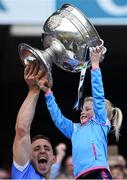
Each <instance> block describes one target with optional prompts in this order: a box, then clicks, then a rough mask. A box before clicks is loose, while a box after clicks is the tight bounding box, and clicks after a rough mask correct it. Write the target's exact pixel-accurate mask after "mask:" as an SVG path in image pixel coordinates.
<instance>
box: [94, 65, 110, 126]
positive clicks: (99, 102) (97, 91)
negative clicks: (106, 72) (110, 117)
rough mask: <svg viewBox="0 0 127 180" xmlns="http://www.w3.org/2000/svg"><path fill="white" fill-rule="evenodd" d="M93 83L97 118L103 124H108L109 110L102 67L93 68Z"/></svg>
mask: <svg viewBox="0 0 127 180" xmlns="http://www.w3.org/2000/svg"><path fill="white" fill-rule="evenodd" d="M91 84H92V96H93V108H94V113H95V119H96V121H97V122H99V123H101V124H107V110H106V103H105V97H104V88H103V82H102V75H101V71H100V68H97V69H94V70H91Z"/></svg>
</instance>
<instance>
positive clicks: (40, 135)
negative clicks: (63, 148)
mask: <svg viewBox="0 0 127 180" xmlns="http://www.w3.org/2000/svg"><path fill="white" fill-rule="evenodd" d="M37 139H45V140H47V141H48V142H49V143H50V144H51V146H52V149H53V153H54V155H56V151H55V148H54V146H53V144H52V142H51V140H50V139H49V138H48V137H47V136H45V135H43V134H37V135H35V136H33V137H32V138H31V143H33V142H34V141H36V140H37Z"/></svg>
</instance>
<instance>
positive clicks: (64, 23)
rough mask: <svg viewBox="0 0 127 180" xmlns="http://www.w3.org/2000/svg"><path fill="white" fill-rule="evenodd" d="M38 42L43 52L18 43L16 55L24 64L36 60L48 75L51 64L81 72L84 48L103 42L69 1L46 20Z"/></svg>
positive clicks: (84, 61)
mask: <svg viewBox="0 0 127 180" xmlns="http://www.w3.org/2000/svg"><path fill="white" fill-rule="evenodd" d="M42 43H43V47H44V50H43V51H42V50H38V49H36V48H32V47H31V46H29V45H27V44H25V43H21V44H20V45H19V54H20V57H21V60H22V62H23V64H24V65H26V64H27V63H30V62H32V61H35V60H36V61H37V62H38V63H39V64H40V65H41V66H42V69H43V71H47V72H48V74H49V78H50V77H51V76H52V75H51V69H52V64H53V63H55V64H56V65H57V66H58V67H60V68H61V69H63V70H66V71H69V72H73V73H77V72H81V70H82V68H83V67H84V65H85V63H86V61H87V56H86V54H87V51H88V48H89V47H92V46H94V47H95V46H97V45H98V46H103V41H102V40H101V39H100V36H99V35H98V33H97V31H96V29H95V27H94V26H93V25H92V24H91V22H90V21H89V19H88V18H87V17H86V16H85V14H83V13H82V12H81V11H80V10H79V9H77V8H76V7H74V6H72V5H70V4H64V5H63V6H62V7H61V8H60V9H58V10H57V11H56V12H55V13H53V14H52V15H51V16H50V17H49V18H48V19H47V20H46V22H45V23H44V25H43V33H42ZM103 52H104V53H105V52H106V49H104V51H103ZM104 53H103V55H104ZM102 60H103V57H102V59H100V61H102Z"/></svg>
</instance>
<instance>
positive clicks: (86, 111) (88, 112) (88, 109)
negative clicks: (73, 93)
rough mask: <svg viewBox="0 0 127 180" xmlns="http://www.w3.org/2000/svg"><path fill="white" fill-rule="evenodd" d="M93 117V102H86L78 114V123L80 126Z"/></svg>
mask: <svg viewBox="0 0 127 180" xmlns="http://www.w3.org/2000/svg"><path fill="white" fill-rule="evenodd" d="M93 115H94V112H93V102H92V101H86V102H85V103H84V105H83V109H82V112H81V114H80V122H81V124H83V123H86V122H87V121H88V120H89V119H91V117H92V116H93Z"/></svg>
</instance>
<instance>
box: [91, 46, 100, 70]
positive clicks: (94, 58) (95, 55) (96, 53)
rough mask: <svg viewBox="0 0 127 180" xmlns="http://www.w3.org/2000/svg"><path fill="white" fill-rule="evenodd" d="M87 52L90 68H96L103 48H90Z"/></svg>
mask: <svg viewBox="0 0 127 180" xmlns="http://www.w3.org/2000/svg"><path fill="white" fill-rule="evenodd" d="M89 50H90V59H91V63H92V68H98V67H99V62H100V59H101V57H102V55H103V46H96V47H90V48H89Z"/></svg>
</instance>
